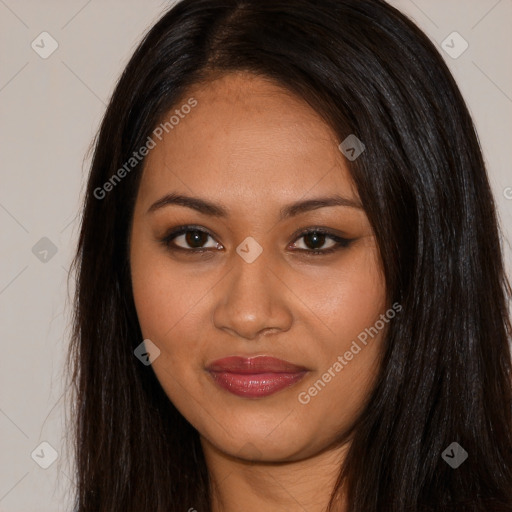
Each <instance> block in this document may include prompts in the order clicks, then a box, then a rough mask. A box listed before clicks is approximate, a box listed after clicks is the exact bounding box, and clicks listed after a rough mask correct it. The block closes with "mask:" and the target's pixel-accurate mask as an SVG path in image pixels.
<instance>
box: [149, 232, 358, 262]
mask: <svg viewBox="0 0 512 512" xmlns="http://www.w3.org/2000/svg"><path fill="white" fill-rule="evenodd" d="M188 232H199V233H204V234H206V235H208V236H209V237H211V238H214V236H213V235H212V234H210V233H209V232H208V231H206V230H204V229H201V228H199V227H196V226H179V227H177V228H175V229H172V230H171V231H170V232H169V233H167V234H166V235H165V236H164V237H163V238H161V239H160V240H159V241H160V242H161V243H162V244H163V246H164V247H165V248H166V249H168V250H170V251H185V252H188V253H195V254H204V253H205V252H208V251H209V250H210V249H212V248H206V249H201V248H199V249H185V248H184V247H179V246H176V245H173V244H172V243H171V242H172V241H173V240H174V239H175V238H177V237H178V236H180V235H184V234H186V233H188ZM311 233H318V234H321V235H326V237H327V238H330V239H332V240H333V241H334V242H336V245H335V246H333V247H331V248H329V249H323V250H322V249H294V250H295V251H299V252H302V253H305V254H307V255H312V256H324V255H326V254H332V253H334V252H336V251H339V250H340V249H345V248H347V247H348V246H349V245H350V244H351V243H352V242H353V239H347V238H343V237H340V236H337V235H335V234H334V233H331V232H330V231H328V230H326V229H325V228H309V229H306V230H303V231H301V232H300V233H299V234H298V235H297V236H296V238H295V240H299V239H300V238H303V237H305V236H306V235H309V234H311ZM294 243H295V242H294Z"/></svg>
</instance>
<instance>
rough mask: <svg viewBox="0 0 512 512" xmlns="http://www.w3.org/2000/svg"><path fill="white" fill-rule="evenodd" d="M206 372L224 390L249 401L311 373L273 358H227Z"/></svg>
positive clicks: (215, 362)
mask: <svg viewBox="0 0 512 512" xmlns="http://www.w3.org/2000/svg"><path fill="white" fill-rule="evenodd" d="M206 369H207V371H208V372H209V373H210V375H211V376H212V378H213V380H214V382H215V383H216V384H217V385H218V386H220V387H221V388H222V389H225V390H226V391H229V392H230V393H232V394H234V395H237V396H242V397H245V398H262V397H265V396H270V395H272V394H274V393H277V392H278V391H280V390H282V389H285V388H287V387H290V386H292V385H293V384H295V383H297V382H298V381H300V380H301V379H302V378H303V377H304V376H305V375H306V373H307V372H308V371H309V370H308V369H307V368H304V367H303V366H298V365H296V364H293V363H290V362H288V361H284V360H282V359H277V358H275V357H269V356H256V357H250V358H246V357H240V356H231V357H225V358H223V359H218V360H216V361H214V362H213V363H211V364H210V365H209V366H208V367H207V368H206Z"/></svg>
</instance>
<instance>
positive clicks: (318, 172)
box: [130, 72, 387, 512]
mask: <svg viewBox="0 0 512 512" xmlns="http://www.w3.org/2000/svg"><path fill="white" fill-rule="evenodd" d="M190 97H194V98H195V99H196V100H197V102H198V104H197V106H196V107H195V108H194V109H193V110H192V111H191V112H190V113H189V114H188V115H187V116H185V117H184V119H181V120H180V123H179V124H178V125H176V126H175V127H174V129H173V130H172V131H169V133H168V134H166V135H165V137H164V138H163V139H162V141H161V142H158V144H157V145H156V147H155V148H154V149H152V150H151V151H150V153H149V154H148V156H147V159H146V163H145V168H144V171H143V176H142V179H141V184H140V188H139V192H138V196H137V199H136V205H135V211H134V217H133V224H132V232H131V237H130V261H131V273H132V283H133V294H134V300H135V304H136V309H137V314H138V318H139V323H140V325H141V329H142V333H143V335H144V338H145V339H148V338H149V339H150V340H151V341H152V342H153V343H154V344H155V345H157V346H158V347H159V349H160V351H161V353H160V355H159V356H158V357H157V358H156V359H155V360H154V362H153V363H152V366H153V369H154V372H155V374H156V376H157V378H158V380H159V382H160V383H161V385H162V387H163V389H164V390H165V392H166V394H167V395H168V397H169V399H170V400H171V401H172V402H173V403H174V405H175V406H176V407H177V409H178V410H179V411H180V412H181V413H182V414H183V416H184V417H185V418H186V419H187V420H188V421H189V422H190V423H191V424H192V425H193V426H194V427H195V428H196V429H197V431H198V432H199V434H200V438H201V443H202V446H203V450H204V453H205V457H206V460H207V465H208V470H209V472H210V475H211V478H212V481H213V484H212V491H213V507H212V510H213V511H214V512H218V511H223V512H235V511H240V510H244V511H246V512H253V511H254V512H256V511H258V512H262V511H263V512H265V511H272V512H276V511H287V512H290V511H303V510H308V512H320V511H322V512H323V511H324V510H325V508H326V506H327V503H328V500H329V497H330V494H331V491H332V488H333V486H334V483H335V481H336V478H337V476H338V472H339V469H340V464H341V462H342V461H343V458H344V455H345V453H346V450H347V448H348V447H349V443H350V440H349V439H348V440H345V441H344V442H343V443H339V442H338V441H339V439H340V435H342V434H343V433H346V432H347V431H348V429H349V428H350V426H351V425H352V423H353V421H354V419H355V418H356V416H357V414H358V413H359V412H360V411H361V409H362V407H363V405H364V403H365V401H366V400H367V398H368V395H369V393H370V391H371V389H372V387H373V385H374V384H375V379H376V375H377V371H378V367H379V357H380V350H379V349H380V348H381V347H382V343H381V340H382V336H384V335H385V334H384V332H383V331H381V332H379V334H378V335H377V336H375V337H374V338H373V339H372V340H371V341H370V342H369V343H368V345H367V346H365V347H364V348H363V349H362V350H361V351H360V352H359V353H358V354H357V355H355V356H354V357H353V359H352V360H351V361H348V364H347V365H346V366H344V368H343V370H342V371H340V372H339V373H337V374H336V377H334V378H332V379H331V381H330V382H329V383H328V384H326V385H325V387H324V388H323V389H322V390H321V391H320V392H318V394H317V395H316V396H314V397H311V400H310V401H309V403H307V404H302V403H300V402H299V400H298V395H299V393H300V392H304V391H307V390H308V388H310V387H311V386H312V385H313V384H314V383H315V382H316V381H318V379H320V378H321V376H322V374H324V373H325V372H326V371H327V370H328V368H330V367H332V366H333V364H334V363H335V362H336V360H337V357H338V356H339V355H342V356H343V354H344V353H345V352H346V351H347V350H349V348H350V346H351V343H352V342H353V340H355V339H356V338H357V336H358V334H359V333H361V332H362V331H364V329H365V328H367V327H369V326H372V325H373V324H374V323H375V322H376V320H378V319H379V317H380V315H381V314H382V313H384V312H385V311H386V309H387V307H386V304H385V281H384V277H383V274H382V268H381V263H380V259H379V255H378V248H377V245H376V241H375V237H374V233H373V231H372V229H371V226H370V224H369V221H368V219H367V217H366V215H365V212H364V210H363V209H361V208H355V207H349V206H330V207H321V208H317V209H314V210H311V211H307V212H302V213H300V214H298V215H296V216H293V217H290V218H286V219H283V220H279V212H280V209H281V208H282V207H284V206H285V205H287V204H289V203H292V202H296V201H304V200H306V199H312V198H318V197H324V196H331V195H334V194H338V195H340V196H343V197H346V198H348V199H351V200H353V201H356V202H357V201H359V197H358V195H357V191H356V189H355V186H354V183H353V181H352V179H351V177H350V174H349V171H348V168H347V165H346V162H345V161H344V157H343V155H342V153H341V151H340V150H339V149H338V144H339V143H340V141H339V140H338V139H337V137H336V135H335V134H334V133H333V132H332V130H331V129H330V128H329V126H328V125H327V124H326V123H325V122H324V121H323V120H322V118H320V117H319V116H318V115H317V114H316V112H315V111H314V110H312V108H311V107H310V106H309V105H308V104H307V103H305V102H304V101H303V100H302V99H300V98H298V97H296V96H294V95H292V94H291V93H289V92H287V91H286V90H284V89H282V88H281V87H280V86H279V85H277V84H275V83H272V82H271V81H269V80H266V79H264V78H262V77H256V76H253V75H250V74H247V73H243V72H237V73H232V74H228V75H225V76H223V77H222V78H220V79H216V80H215V81H213V82H210V83H208V84H206V85H202V86H195V87H194V88H192V89H190V90H189V91H188V92H187V95H186V96H184V98H185V99H184V100H183V101H182V102H180V103H179V104H178V107H179V106H180V105H182V104H184V103H185V102H186V100H187V99H188V98H190ZM171 192H174V193H179V194H183V195H189V196H194V197H200V198H203V199H207V200H209V201H212V202H214V203H219V204H222V205H223V206H224V207H225V208H226V209H227V210H228V212H229V215H228V216H227V217H225V218H219V217H214V216H210V215H206V214H204V213H200V212H197V211H195V210H194V209H191V208H188V207H184V206H180V205H167V206H164V207H162V208H159V209H156V210H155V211H153V212H149V213H148V209H149V208H150V206H151V205H152V204H153V203H155V202H156V201H157V200H159V199H160V198H161V197H162V196H164V195H165V194H168V193H171ZM183 224H187V225H188V224H192V225H193V226H194V227H195V228H197V227H200V228H201V229H203V230H205V231H208V232H210V233H211V235H212V236H207V235H204V237H203V238H202V239H201V238H199V240H198V241H197V240H196V239H194V238H193V237H192V238H190V237H189V239H188V244H187V239H186V237H185V236H184V235H182V236H178V238H176V239H174V241H171V242H170V244H169V247H166V246H165V244H164V243H162V241H161V239H163V238H164V237H165V235H166V234H167V233H168V232H169V231H170V230H171V229H172V228H175V227H178V226H180V225H183ZM310 227H311V228H314V227H324V228H327V229H328V230H330V231H332V232H333V233H334V234H337V235H340V236H342V237H346V238H348V239H354V241H353V242H352V243H351V244H350V245H349V246H348V247H341V248H340V249H339V250H338V251H336V252H334V253H331V254H326V255H308V254H305V251H307V250H308V249H309V250H312V249H319V250H325V249H327V248H330V247H332V246H335V245H336V243H335V241H333V240H332V239H330V238H329V237H326V238H325V239H320V240H319V241H316V242H315V240H311V237H309V238H308V237H304V236H302V237H300V236H299V234H300V232H301V231H302V229H304V228H310ZM296 233H297V235H296V236H294V235H295V234H296ZM248 236H250V237H253V238H254V239H255V240H256V241H257V242H258V244H259V245H260V246H261V248H262V249H263V251H262V253H261V254H260V255H259V256H258V257H257V258H256V260H255V261H253V262H252V263H248V262H247V261H245V260H244V259H243V258H242V257H240V256H239V254H238V253H237V252H236V248H237V247H238V246H239V245H240V244H241V243H242V241H244V240H245V239H246V237H248ZM194 240H196V241H195V242H194ZM173 242H174V244H175V245H177V246H181V247H183V248H185V249H186V248H188V249H189V250H190V251H192V250H193V249H194V248H195V247H196V248H197V247H204V248H206V249H207V251H206V253H204V254H203V255H199V254H194V253H192V252H189V253H187V252H186V251H179V250H176V251H172V250H171V249H170V247H172V243H173ZM194 243H195V245H194ZM300 249H303V251H302V252H300ZM251 250H253V249H251ZM230 355H241V356H246V357H249V356H254V355H269V356H273V357H277V358H280V359H284V360H287V361H290V362H292V363H294V364H297V365H300V366H304V367H306V368H307V369H308V370H309V372H308V373H307V375H306V376H305V378H304V379H303V380H302V381H300V382H299V383H297V384H295V385H293V386H291V387H289V388H286V389H284V390H281V391H279V392H277V393H275V394H273V395H270V396H268V397H265V398H258V399H250V398H242V397H239V396H236V395H233V394H231V393H229V392H227V391H225V390H223V389H221V388H219V387H218V386H217V385H216V384H215V383H214V382H213V380H212V378H211V376H210V375H209V373H208V372H207V371H206V370H205V367H206V366H207V364H208V363H211V362H212V361H214V360H216V359H219V358H221V357H226V356H230ZM343 503H344V500H343V498H341V501H340V508H339V510H344V508H345V507H344V504H343ZM191 506H193V504H191Z"/></svg>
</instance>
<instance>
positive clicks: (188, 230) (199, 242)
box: [161, 226, 222, 252]
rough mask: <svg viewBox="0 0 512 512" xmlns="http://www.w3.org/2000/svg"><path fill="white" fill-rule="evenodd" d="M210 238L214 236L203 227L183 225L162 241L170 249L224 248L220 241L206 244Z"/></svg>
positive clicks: (200, 249) (194, 250) (197, 250)
mask: <svg viewBox="0 0 512 512" xmlns="http://www.w3.org/2000/svg"><path fill="white" fill-rule="evenodd" d="M208 238H211V239H212V240H213V237H212V236H211V235H210V234H209V233H207V232H206V231H204V230H202V229H195V228H193V227H190V226H185V227H181V228H178V229H175V230H173V231H172V232H171V233H169V234H168V235H166V236H165V237H164V238H163V239H162V240H161V242H162V243H163V244H164V246H165V247H167V248H168V249H177V250H184V251H189V252H204V250H206V249H212V248H213V249H215V248H217V249H218V248H222V246H221V245H220V244H219V243H216V242H215V243H214V245H213V246H212V245H210V246H205V243H206V242H207V240H208Z"/></svg>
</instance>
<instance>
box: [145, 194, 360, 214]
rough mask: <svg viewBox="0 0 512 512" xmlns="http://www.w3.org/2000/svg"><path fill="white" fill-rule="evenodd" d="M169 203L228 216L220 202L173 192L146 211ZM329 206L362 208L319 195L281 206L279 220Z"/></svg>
mask: <svg viewBox="0 0 512 512" xmlns="http://www.w3.org/2000/svg"><path fill="white" fill-rule="evenodd" d="M170 205H178V206H184V207H186V208H191V209H193V210H196V211H198V212H199V213H202V214H204V215H210V216H212V217H220V218H225V217H229V210H228V209H227V208H226V207H224V206H222V205H220V204H216V203H212V202H211V201H208V200H206V199H201V198H199V197H191V196H186V195H182V194H175V193H170V194H166V195H165V196H163V197H161V198H160V199H158V201H156V202H154V203H153V204H152V205H151V206H150V207H149V208H148V210H147V212H146V213H151V212H155V211H157V210H160V209H161V208H164V207H165V206H170ZM329 206H348V207H350V208H359V209H362V208H363V207H362V205H361V203H359V202H358V201H355V200H353V199H349V198H346V197H342V196H339V195H334V196H329V197H319V198H316V199H308V200H306V201H297V202H295V203H291V204H288V205H286V206H283V207H282V208H281V210H280V215H279V220H283V219H286V218H289V217H293V216H295V215H299V214H300V213H305V212H308V211H311V210H317V209H318V208H324V207H329Z"/></svg>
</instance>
